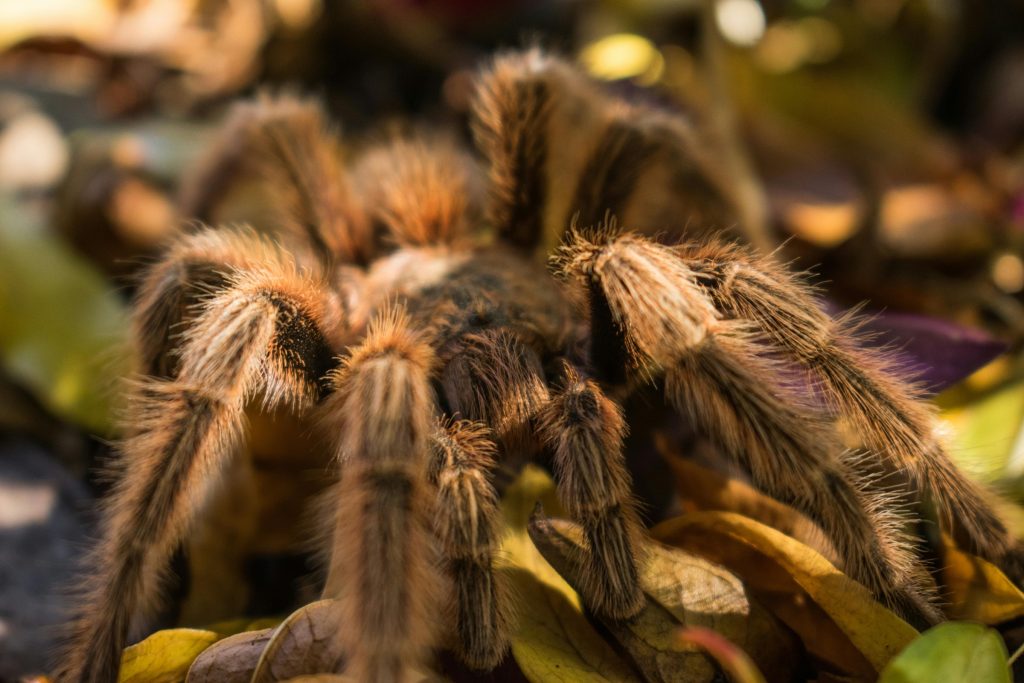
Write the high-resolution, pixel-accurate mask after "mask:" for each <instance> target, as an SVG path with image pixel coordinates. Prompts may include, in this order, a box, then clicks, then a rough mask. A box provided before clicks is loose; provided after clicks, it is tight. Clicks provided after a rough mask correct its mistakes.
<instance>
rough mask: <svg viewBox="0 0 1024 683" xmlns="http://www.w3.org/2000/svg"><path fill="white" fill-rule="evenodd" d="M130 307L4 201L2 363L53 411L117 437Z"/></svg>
mask: <svg viewBox="0 0 1024 683" xmlns="http://www.w3.org/2000/svg"><path fill="white" fill-rule="evenodd" d="M127 330H128V315H127V311H126V307H125V306H124V304H123V303H122V302H121V301H120V300H119V299H118V298H117V296H116V295H115V294H114V292H113V291H111V289H110V287H109V286H108V285H107V283H106V281H105V280H104V278H103V276H102V275H100V274H99V273H98V272H96V271H95V270H93V268H92V267H91V266H90V265H89V264H88V263H86V262H85V261H83V260H82V259H80V258H79V257H78V256H76V255H75V254H74V253H73V252H72V251H71V250H70V249H68V248H67V247H65V246H64V245H63V244H61V243H60V242H59V241H58V240H57V239H56V238H55V237H53V236H51V235H49V234H48V233H47V232H46V231H45V229H44V228H43V227H42V221H41V220H39V217H37V216H33V215H32V214H30V213H29V212H28V210H27V209H26V208H24V207H23V206H20V205H18V204H15V203H14V202H13V201H12V200H11V199H9V198H6V197H0V364H2V365H3V368H4V370H5V371H6V373H7V374H9V375H10V376H11V377H13V378H14V379H15V380H16V381H18V382H19V383H21V384H22V385H23V386H25V387H26V388H28V389H29V390H31V391H32V392H33V393H34V394H35V395H36V396H37V397H38V398H39V399H40V401H42V403H43V404H45V405H46V406H47V407H48V408H49V409H50V410H52V411H53V412H54V413H56V414H57V415H60V416H61V417H64V418H66V419H68V420H71V421H73V422H76V423H78V424H81V425H83V426H85V427H87V428H89V429H92V430H93V431H96V432H99V433H109V432H110V431H111V425H112V419H111V413H112V411H111V404H112V402H113V397H114V394H115V390H116V386H117V384H116V380H117V379H118V378H119V377H123V376H125V375H126V374H127V373H128V372H129V371H130V368H131V362H130V356H129V354H128V353H127V349H128V345H127V342H126V339H127Z"/></svg>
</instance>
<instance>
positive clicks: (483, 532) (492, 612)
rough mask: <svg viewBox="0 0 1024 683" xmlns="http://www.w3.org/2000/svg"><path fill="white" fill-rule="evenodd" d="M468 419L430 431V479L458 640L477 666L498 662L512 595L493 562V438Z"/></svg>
mask: <svg viewBox="0 0 1024 683" xmlns="http://www.w3.org/2000/svg"><path fill="white" fill-rule="evenodd" d="M488 431H489V430H488V429H487V428H486V427H484V426H483V425H482V424H480V423H473V422H468V421H459V422H451V423H448V424H445V425H441V426H440V427H439V429H438V431H437V432H435V436H434V438H433V442H432V446H433V457H432V461H431V468H430V479H431V482H432V483H433V485H434V487H435V488H436V490H437V509H436V515H437V516H436V519H435V521H434V530H435V534H436V535H437V538H438V539H439V540H440V542H441V554H442V566H443V567H444V569H445V571H446V573H447V574H448V577H449V578H450V580H451V582H452V586H453V588H454V596H453V597H454V601H453V603H452V604H451V606H450V608H449V612H450V616H451V619H450V620H449V623H453V624H455V634H456V639H455V642H454V643H453V645H454V647H455V648H456V651H457V652H458V654H459V656H460V657H461V658H462V659H463V661H465V662H466V664H468V665H469V666H471V667H473V668H474V669H481V670H489V669H493V668H494V667H496V666H497V665H498V663H499V662H501V660H502V658H503V657H504V656H505V653H506V652H507V651H508V648H509V638H510V637H511V636H510V628H511V622H512V615H511V613H510V612H511V610H510V607H511V595H510V594H509V589H508V586H507V585H506V583H505V580H504V579H505V577H504V576H503V575H502V574H500V573H498V572H497V571H496V568H495V564H494V563H495V559H496V556H497V552H498V547H499V545H500V543H501V511H500V509H499V507H498V496H497V492H496V491H495V490H494V486H493V485H492V484H491V480H490V476H491V472H492V470H493V469H494V453H495V449H496V447H495V444H494V442H493V441H491V439H490V438H489V436H488Z"/></svg>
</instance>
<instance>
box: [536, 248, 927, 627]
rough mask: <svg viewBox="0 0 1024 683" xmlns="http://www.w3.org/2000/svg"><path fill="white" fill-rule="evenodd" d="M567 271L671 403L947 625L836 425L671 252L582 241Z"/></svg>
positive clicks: (858, 566) (564, 256) (861, 567)
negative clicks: (847, 461) (789, 384)
mask: <svg viewBox="0 0 1024 683" xmlns="http://www.w3.org/2000/svg"><path fill="white" fill-rule="evenodd" d="M556 262H557V263H558V264H559V265H560V267H561V270H562V272H563V273H565V274H569V275H574V276H576V277H580V278H583V279H584V280H586V281H588V282H591V283H592V284H593V285H594V286H593V287H592V288H591V292H592V295H595V294H596V295H598V296H599V297H600V299H601V305H604V306H607V308H608V314H607V316H606V319H607V320H611V321H613V322H614V323H615V324H616V325H617V326H618V327H619V328H620V330H621V333H622V334H623V335H624V341H625V343H626V347H627V349H628V352H629V354H630V356H631V357H632V360H633V363H634V365H636V366H638V367H639V368H640V369H641V370H642V371H646V372H655V371H657V372H664V374H665V377H666V389H665V391H666V395H667V397H668V399H669V401H670V402H671V403H672V404H673V405H674V406H675V407H676V408H677V409H679V410H682V411H684V412H687V413H689V414H690V415H691V416H692V417H693V418H694V421H695V423H696V424H699V425H703V426H704V427H705V428H706V429H707V430H708V432H709V435H710V436H712V437H713V438H714V439H716V440H717V441H718V443H719V444H720V445H721V446H722V447H723V449H724V450H725V451H727V452H728V453H729V454H731V455H732V456H733V457H735V458H737V459H739V460H741V461H742V462H744V463H746V465H747V469H748V470H749V471H750V474H751V477H752V479H753V480H754V483H755V485H757V486H758V487H760V488H762V489H763V490H765V491H766V492H767V493H769V494H770V495H773V496H775V497H778V498H780V499H782V500H784V501H785V502H788V503H790V504H792V505H794V506H795V507H796V508H797V509H799V510H800V511H802V512H804V513H805V514H807V515H808V516H809V517H810V518H812V519H813V520H814V521H815V522H816V523H818V524H819V525H820V526H821V527H822V529H823V530H824V531H825V533H826V534H828V535H829V537H830V538H831V539H832V541H833V542H834V543H835V545H836V548H837V550H838V554H839V556H840V557H842V558H843V561H844V566H845V569H846V571H847V573H848V574H850V575H851V576H852V577H853V578H854V579H856V580H858V581H860V582H861V583H863V584H864V585H865V586H867V587H868V588H869V589H870V590H871V591H872V592H873V593H874V594H875V595H876V596H878V597H879V598H880V599H881V600H883V601H885V602H886V603H887V604H889V605H890V606H891V607H893V608H894V609H897V610H899V611H900V613H901V614H903V615H905V616H907V617H908V618H911V619H914V620H915V621H916V622H918V623H922V622H923V623H929V622H934V621H937V620H939V619H940V618H941V617H940V614H939V612H938V610H937V609H935V607H934V606H933V605H932V604H931V602H930V601H929V599H928V598H927V597H926V596H925V594H924V593H923V592H922V591H923V588H921V587H920V583H921V582H920V575H919V572H918V571H917V570H916V569H915V564H914V555H913V553H912V552H911V548H910V547H909V545H908V543H907V541H906V539H905V537H904V536H903V535H902V534H901V533H899V531H898V524H897V523H896V520H893V519H891V518H887V517H886V515H887V512H886V508H885V504H886V503H887V502H888V501H887V500H884V499H882V498H881V497H880V496H879V495H878V494H875V493H873V492H871V491H870V490H867V489H866V488H865V487H864V486H860V485H858V484H857V482H856V481H855V480H854V478H853V473H852V471H851V470H850V468H848V467H846V466H845V465H844V463H843V462H842V461H841V460H840V459H838V458H837V457H836V454H837V453H838V452H839V447H838V440H837V438H836V436H835V434H834V433H833V432H832V430H830V429H828V425H827V423H826V422H825V421H824V420H823V419H822V418H820V417H818V416H817V415H816V414H815V413H814V412H813V410H812V407H811V406H810V405H809V404H808V402H807V401H806V400H801V399H800V398H799V397H798V396H797V395H796V392H795V391H794V390H793V389H792V388H789V389H787V388H786V386H785V385H784V384H780V383H779V382H778V381H777V379H776V378H777V377H778V373H779V368H777V367H776V366H775V365H774V364H772V363H770V362H768V361H766V360H765V359H764V358H763V356H762V355H760V354H759V353H758V350H757V346H756V344H755V343H754V341H753V340H752V339H751V337H750V336H749V333H748V332H747V330H746V329H745V328H743V327H742V326H741V325H739V324H737V323H735V322H730V321H723V320H721V319H720V318H719V316H718V314H717V312H716V311H715V309H714V307H713V305H712V304H711V302H710V301H708V299H707V297H706V296H705V295H704V294H703V292H702V291H701V290H700V288H699V287H697V285H695V284H694V282H693V273H692V272H691V271H690V270H689V269H688V268H687V267H686V266H685V265H684V264H683V262H682V261H681V260H680V259H679V258H678V256H677V255H676V253H675V252H674V251H673V250H672V249H671V248H669V247H664V246H661V245H657V244H654V243H652V242H649V241H647V240H645V239H643V238H641V237H638V236H635V235H622V236H613V235H610V234H599V235H597V236H596V237H595V238H593V239H589V238H585V237H583V236H582V235H580V234H578V233H577V234H575V235H574V236H573V238H572V240H571V241H570V243H569V244H568V245H567V246H566V247H564V248H563V249H562V250H560V252H559V254H558V256H557V258H556ZM606 333H607V332H606V331H605V330H594V331H592V334H595V335H601V334H606Z"/></svg>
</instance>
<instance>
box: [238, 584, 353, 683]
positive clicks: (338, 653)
mask: <svg viewBox="0 0 1024 683" xmlns="http://www.w3.org/2000/svg"><path fill="white" fill-rule="evenodd" d="M334 603H335V601H334V600H319V601H317V602H314V603H310V604H308V605H306V606H305V607H302V608H301V609H298V610H296V611H295V612H293V613H292V614H291V616H289V617H288V618H287V619H285V620H284V622H282V623H281V625H280V626H278V627H277V628H276V629H275V630H274V634H273V637H272V638H271V639H270V642H268V643H267V646H266V648H264V650H263V654H262V655H261V656H260V660H259V663H258V664H257V665H256V671H255V672H254V673H253V677H252V681H253V683H271V682H272V681H284V680H287V679H289V678H295V677H297V676H303V675H309V674H316V673H323V672H329V671H340V670H341V665H342V660H343V653H342V650H341V644H340V639H339V638H338V637H337V634H338V629H339V628H340V627H341V624H339V622H338V612H339V610H338V609H337V607H336V606H335V604H334Z"/></svg>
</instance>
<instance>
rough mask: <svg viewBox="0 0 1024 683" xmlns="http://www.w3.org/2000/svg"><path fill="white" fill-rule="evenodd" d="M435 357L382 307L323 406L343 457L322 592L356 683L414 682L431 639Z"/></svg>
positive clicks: (399, 317) (398, 316) (395, 313)
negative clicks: (331, 603)
mask: <svg viewBox="0 0 1024 683" xmlns="http://www.w3.org/2000/svg"><path fill="white" fill-rule="evenodd" d="M433 363H434V354H433V352H432V351H431V349H430V347H429V346H428V345H427V344H426V343H424V341H423V340H422V339H421V338H420V337H419V336H417V335H416V334H415V333H414V332H413V331H412V330H411V329H410V328H409V325H408V321H407V318H406V317H405V314H404V312H401V311H399V310H398V309H392V310H389V311H386V312H385V313H383V314H382V315H381V316H379V317H378V318H376V319H375V321H374V322H373V323H371V325H370V328H369V330H368V332H367V335H366V337H365V340H364V341H363V343H362V344H361V345H360V346H358V347H356V348H354V349H353V350H352V352H351V355H350V356H349V357H348V358H347V359H346V361H345V363H344V365H343V366H342V367H341V368H340V369H339V370H338V371H337V372H335V373H334V374H333V376H332V378H331V379H332V384H333V386H334V388H335V393H334V394H333V395H332V396H331V398H330V399H329V400H328V401H327V402H326V404H325V406H324V408H325V419H327V420H328V424H329V425H330V426H332V427H333V428H335V429H337V431H338V434H339V441H338V452H339V457H340V459H341V462H342V474H341V481H340V483H339V485H338V494H337V506H336V507H337V509H336V518H335V519H336V523H335V526H334V549H333V552H332V554H331V559H330V569H329V574H328V581H327V586H326V588H325V595H326V596H327V597H338V598H340V601H341V610H342V612H341V622H340V623H342V624H344V628H343V629H342V630H341V632H340V633H339V637H340V638H342V645H343V647H344V650H345V652H346V655H347V657H348V660H347V664H346V669H347V673H348V675H349V676H351V677H352V678H353V679H355V680H358V681H372V682H374V683H390V682H392V681H408V680H410V676H411V675H412V672H411V670H410V667H413V666H415V665H417V664H420V663H422V662H424V661H425V660H426V659H427V655H428V653H429V649H430V646H431V645H432V644H433V638H434V635H435V634H434V631H435V629H434V628H433V626H432V625H433V624H434V623H435V621H436V616H435V614H434V611H435V610H436V609H437V607H438V604H437V590H438V577H437V574H436V567H435V562H434V559H435V558H434V556H433V547H432V544H431V529H430V520H431V511H432V503H433V502H432V498H431V495H430V487H429V483H428V480H427V473H428V468H429V457H430V436H431V434H432V433H433V428H434V424H435V422H434V420H435V398H434V393H433V390H432V389H431V386H430V379H429V377H430V371H431V367H432V365H433Z"/></svg>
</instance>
